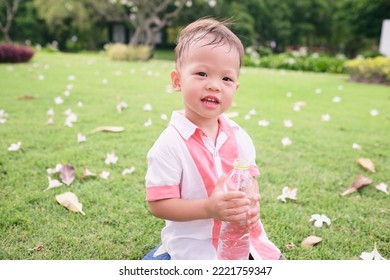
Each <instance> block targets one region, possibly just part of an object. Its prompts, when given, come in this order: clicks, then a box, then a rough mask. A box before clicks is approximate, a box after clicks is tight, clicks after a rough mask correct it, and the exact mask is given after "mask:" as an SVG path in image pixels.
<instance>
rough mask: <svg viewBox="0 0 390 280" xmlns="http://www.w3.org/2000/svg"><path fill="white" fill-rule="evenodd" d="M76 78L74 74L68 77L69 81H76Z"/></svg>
mask: <svg viewBox="0 0 390 280" xmlns="http://www.w3.org/2000/svg"><path fill="white" fill-rule="evenodd" d="M74 80H76V77H75V76H74V75H70V76H69V77H68V81H74Z"/></svg>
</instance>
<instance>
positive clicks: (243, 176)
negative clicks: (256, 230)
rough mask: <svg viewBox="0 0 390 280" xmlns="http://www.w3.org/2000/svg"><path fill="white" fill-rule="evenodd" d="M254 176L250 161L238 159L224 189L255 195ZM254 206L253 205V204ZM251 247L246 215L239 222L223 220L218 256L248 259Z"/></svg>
mask: <svg viewBox="0 0 390 280" xmlns="http://www.w3.org/2000/svg"><path fill="white" fill-rule="evenodd" d="M253 180H254V179H253V178H252V176H251V174H250V172H249V162H248V161H246V160H242V159H236V160H235V161H234V163H233V169H232V171H231V172H230V173H229V174H228V176H227V178H226V181H225V185H224V190H225V191H231V190H236V191H244V192H246V193H247V196H248V198H251V196H253V195H254V184H253ZM251 206H253V205H251ZM249 247H250V235H249V229H248V227H247V225H246V217H245V218H244V219H243V220H242V221H239V222H225V221H222V222H221V230H220V235H219V241H218V249H217V256H218V259H220V260H248V258H249Z"/></svg>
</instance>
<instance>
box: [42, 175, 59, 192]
mask: <svg viewBox="0 0 390 280" xmlns="http://www.w3.org/2000/svg"><path fill="white" fill-rule="evenodd" d="M47 179H48V181H49V186H48V187H47V189H46V191H47V190H50V189H52V188H57V187H60V186H62V183H61V182H60V181H58V180H57V179H52V178H51V177H50V176H47Z"/></svg>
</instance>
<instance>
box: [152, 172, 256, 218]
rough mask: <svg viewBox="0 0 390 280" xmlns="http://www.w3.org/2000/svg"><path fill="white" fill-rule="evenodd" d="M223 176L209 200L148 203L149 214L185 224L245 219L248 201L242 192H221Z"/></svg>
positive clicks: (176, 200) (175, 199)
mask: <svg viewBox="0 0 390 280" xmlns="http://www.w3.org/2000/svg"><path fill="white" fill-rule="evenodd" d="M224 180H225V176H221V177H220V178H219V179H218V181H217V184H216V186H215V189H214V192H213V193H212V195H211V196H210V197H209V198H206V199H197V200H185V199H181V198H170V199H162V200H156V201H149V208H150V212H151V213H152V214H153V215H154V216H156V217H158V218H161V219H165V220H171V221H176V222H186V221H193V220H200V219H209V218H214V219H217V220H222V221H239V220H241V219H243V217H245V215H246V213H247V211H248V209H249V207H248V206H249V203H250V200H249V199H247V198H245V193H244V192H239V191H229V192H224V191H223V183H224Z"/></svg>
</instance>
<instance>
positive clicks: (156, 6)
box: [90, 0, 192, 46]
mask: <svg viewBox="0 0 390 280" xmlns="http://www.w3.org/2000/svg"><path fill="white" fill-rule="evenodd" d="M97 2H101V1H91V3H90V5H91V7H92V8H94V9H95V10H96V11H97V12H98V13H99V14H100V15H101V16H103V17H104V18H105V19H106V20H107V21H122V22H127V23H129V24H130V25H131V26H132V27H133V31H134V32H133V34H132V36H131V39H130V45H139V44H143V45H148V46H153V45H154V39H155V36H156V34H158V33H159V32H160V31H161V30H162V29H163V28H164V27H166V26H168V25H170V24H171V22H172V19H173V18H174V17H176V16H177V15H178V13H179V12H180V11H181V10H182V9H183V8H184V7H185V6H186V5H187V6H191V5H192V1H191V0H153V1H145V0H132V1H128V0H121V1H118V0H108V1H105V2H106V3H107V2H109V3H111V5H113V6H116V7H120V8H121V9H122V10H118V9H110V10H109V9H107V7H103V6H100V7H99V6H98V5H97V4H98V3H97Z"/></svg>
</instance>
